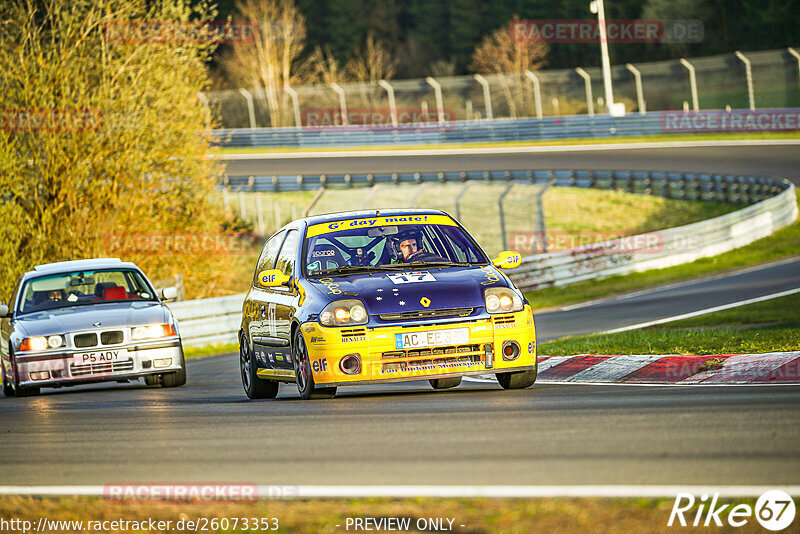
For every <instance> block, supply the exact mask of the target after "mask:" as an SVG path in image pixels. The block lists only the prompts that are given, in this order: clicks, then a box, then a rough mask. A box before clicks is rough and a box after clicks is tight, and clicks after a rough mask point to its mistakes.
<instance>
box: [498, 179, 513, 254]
mask: <svg viewBox="0 0 800 534" xmlns="http://www.w3.org/2000/svg"><path fill="white" fill-rule="evenodd" d="M512 187H514V182H511V183H510V184H508V185H507V186H506V188H505V190H504V191H503V193H502V194H501V195H500V198H498V199H497V213H498V214H499V215H500V234H501V235H502V237H503V250H508V238H507V237H506V218H505V215H504V214H503V199H505V198H506V195H507V194H508V192H509V191H511V188H512Z"/></svg>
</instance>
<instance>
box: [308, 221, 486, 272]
mask: <svg viewBox="0 0 800 534" xmlns="http://www.w3.org/2000/svg"><path fill="white" fill-rule="evenodd" d="M445 219H447V218H446V217H445ZM448 220H449V219H448ZM361 221H362V220H356V222H353V221H345V223H347V224H342V225H339V224H340V223H339V222H334V223H330V224H328V225H316V226H312V227H310V228H309V231H308V234H307V238H306V247H305V270H306V274H307V275H308V276H313V275H315V274H330V273H336V272H339V273H354V272H358V271H365V272H367V271H375V270H394V269H397V268H401V267H416V266H420V265H430V266H436V265H438V266H442V267H447V266H452V265H472V264H486V263H488V259H487V258H486V256H485V254H484V253H483V251H481V250H480V248H478V247H477V246H476V245H475V243H474V242H473V241H472V240H471V239H470V238H469V236H467V235H466V234H465V233H464V232H463V231H462V230H461V229H460V228H459V227H458V226H455V223H453V222H449V224H398V225H390V224H384V225H379V224H375V223H373V224H372V225H371V226H368V223H369V222H371V221H375V219H372V220H366V221H367V224H361ZM337 225H339V226H337ZM351 225H352V226H351ZM320 227H321V228H320Z"/></svg>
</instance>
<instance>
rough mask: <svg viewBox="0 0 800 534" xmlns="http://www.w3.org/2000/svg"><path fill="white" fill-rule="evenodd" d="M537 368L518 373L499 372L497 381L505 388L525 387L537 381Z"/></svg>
mask: <svg viewBox="0 0 800 534" xmlns="http://www.w3.org/2000/svg"><path fill="white" fill-rule="evenodd" d="M536 375H537V368H536V367H534V368H533V369H531V370H529V371H518V372H516V373H497V381H498V382H500V385H501V386H503V389H525V388H529V387H531V386H532V385H533V383H534V382H536Z"/></svg>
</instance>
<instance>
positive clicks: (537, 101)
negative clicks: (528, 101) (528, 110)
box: [525, 70, 542, 119]
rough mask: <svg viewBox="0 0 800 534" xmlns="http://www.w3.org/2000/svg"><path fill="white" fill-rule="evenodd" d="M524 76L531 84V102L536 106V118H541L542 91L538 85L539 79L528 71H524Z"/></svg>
mask: <svg viewBox="0 0 800 534" xmlns="http://www.w3.org/2000/svg"><path fill="white" fill-rule="evenodd" d="M525 76H527V77H528V79H529V80H530V81H531V82H532V83H533V101H534V105H535V106H536V118H537V119H541V118H542V91H541V87H540V85H539V78H538V77H537V76H536V75H535V74H534V73H532V72H531V71H529V70H526V71H525Z"/></svg>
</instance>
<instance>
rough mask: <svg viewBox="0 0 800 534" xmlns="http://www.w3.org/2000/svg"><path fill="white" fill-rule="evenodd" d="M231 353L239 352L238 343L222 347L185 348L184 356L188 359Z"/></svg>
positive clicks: (226, 344)
mask: <svg viewBox="0 0 800 534" xmlns="http://www.w3.org/2000/svg"><path fill="white" fill-rule="evenodd" d="M229 352H239V345H237V344H236V343H225V344H222V345H206V346H205V347H184V348H183V356H184V358H186V359H190V358H203V357H205V356H216V355H217V354H227V353H229Z"/></svg>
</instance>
